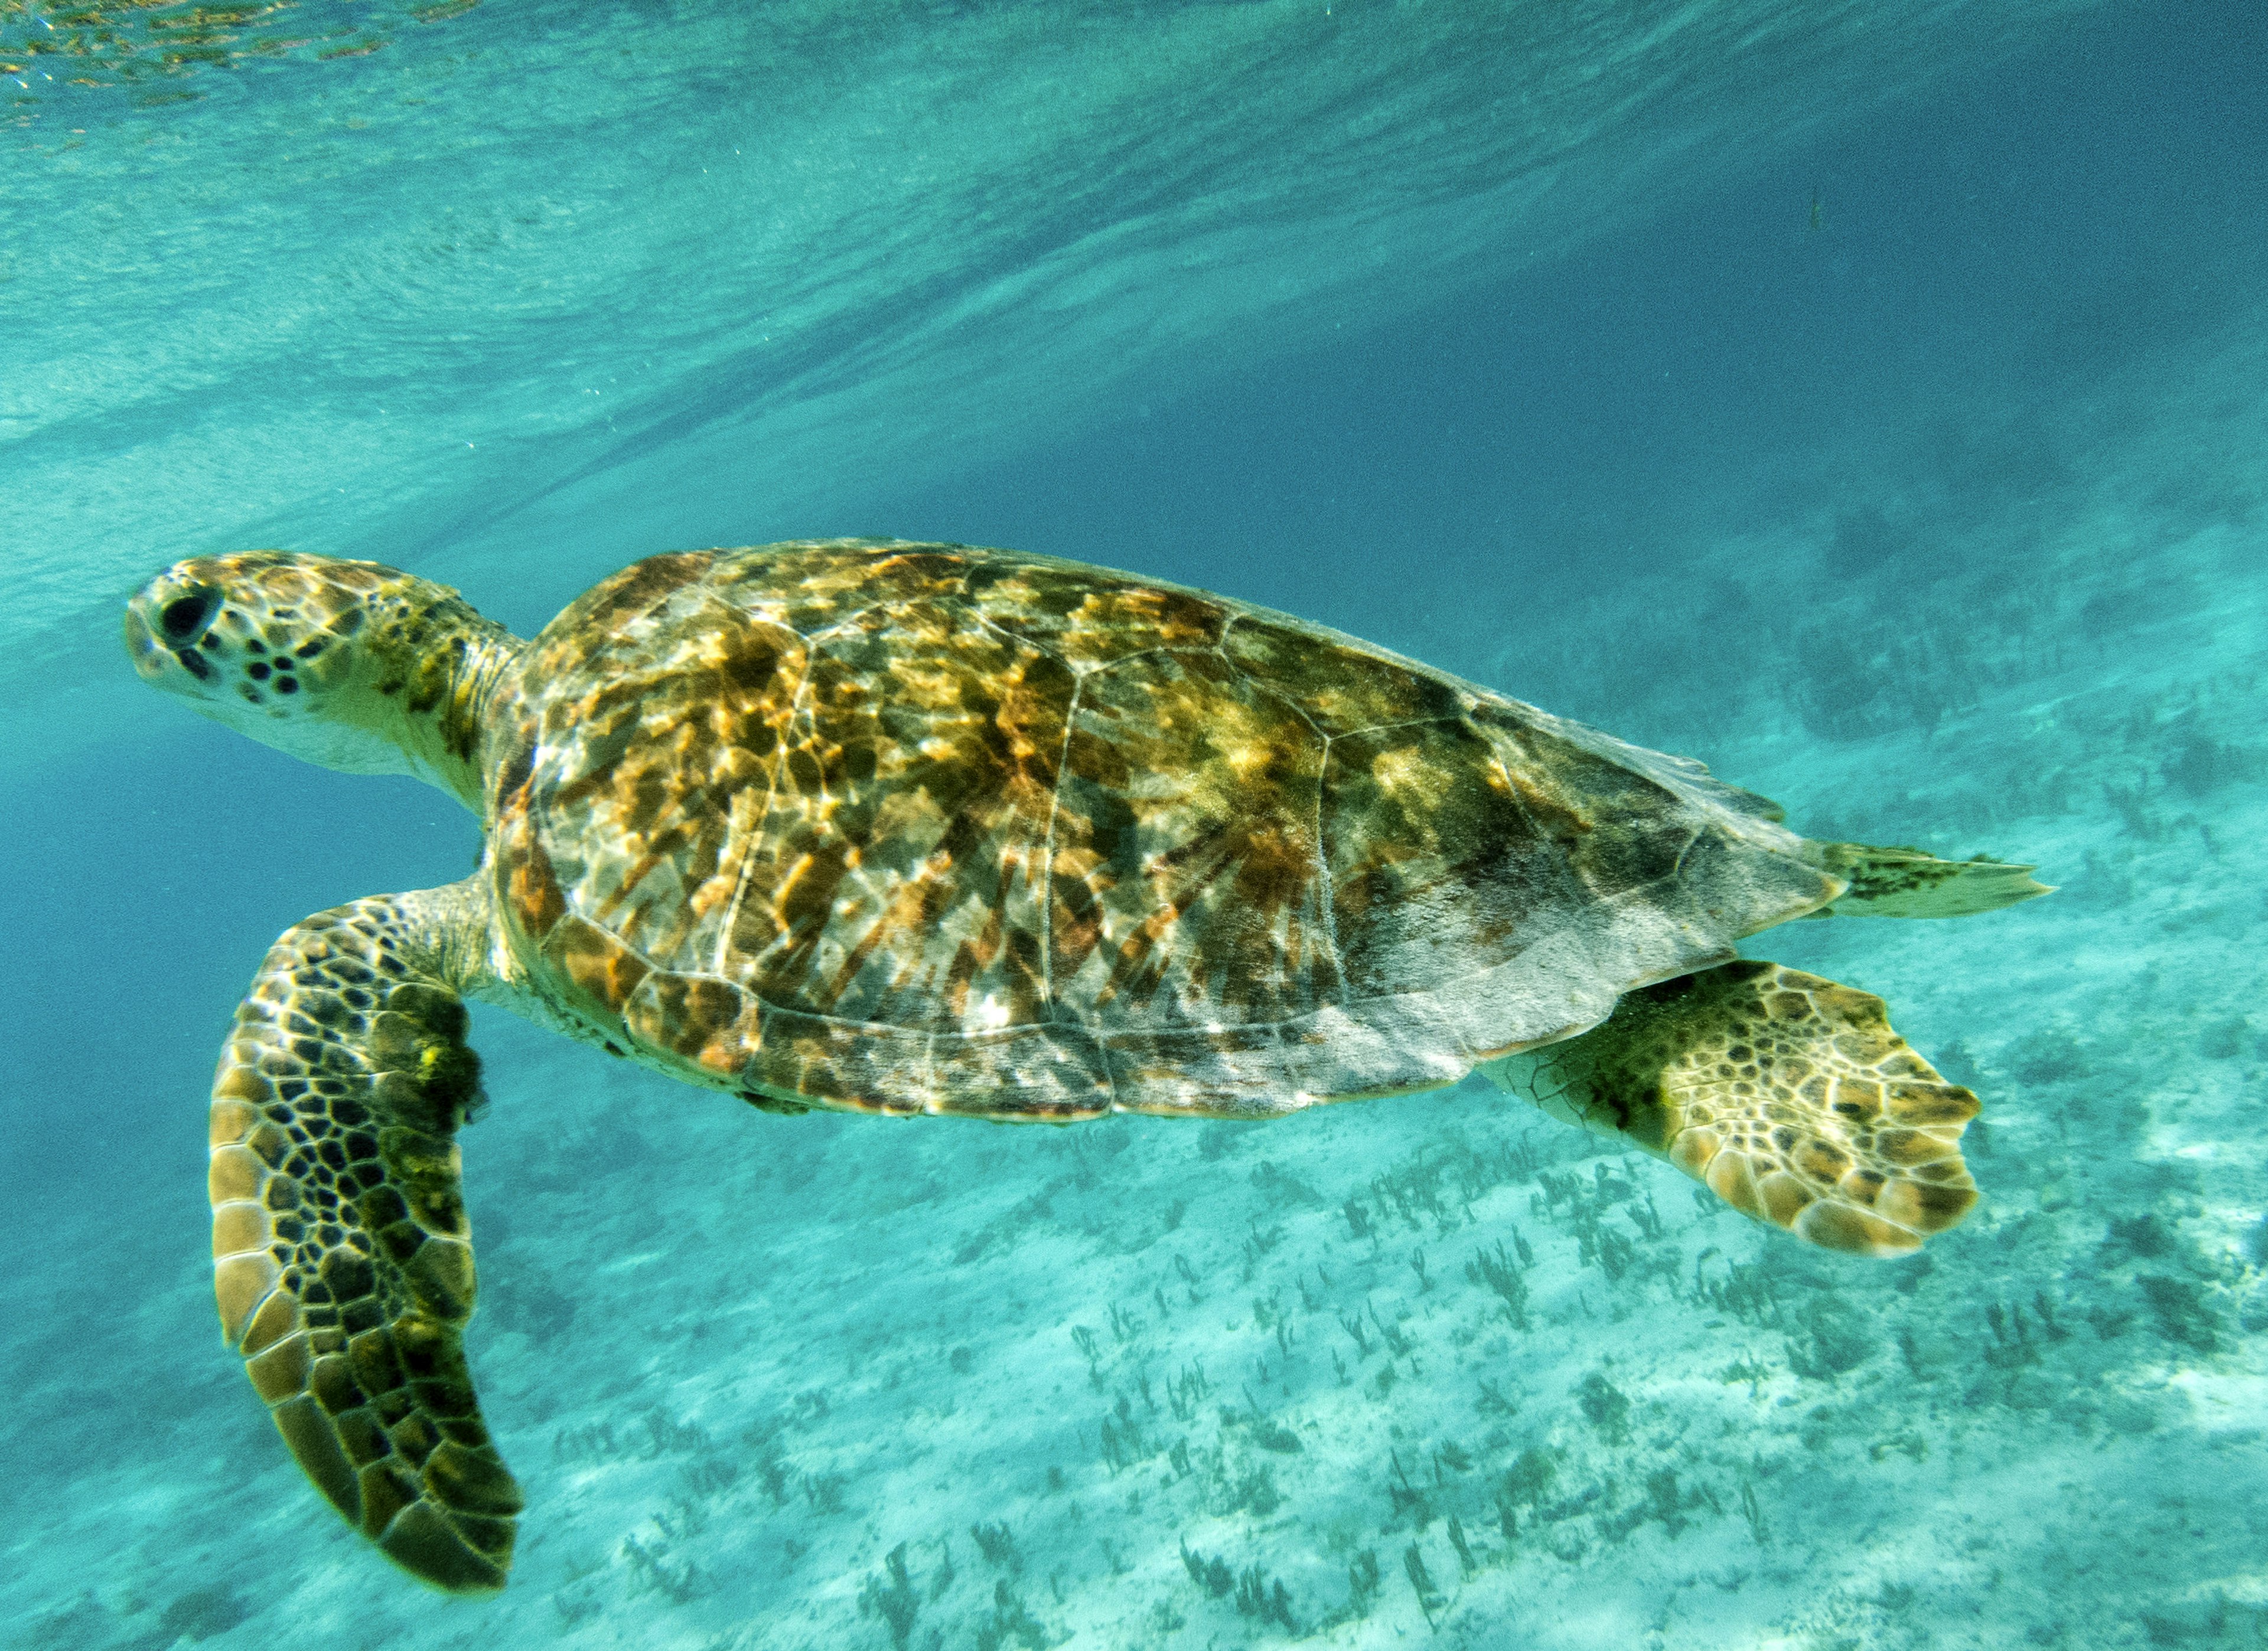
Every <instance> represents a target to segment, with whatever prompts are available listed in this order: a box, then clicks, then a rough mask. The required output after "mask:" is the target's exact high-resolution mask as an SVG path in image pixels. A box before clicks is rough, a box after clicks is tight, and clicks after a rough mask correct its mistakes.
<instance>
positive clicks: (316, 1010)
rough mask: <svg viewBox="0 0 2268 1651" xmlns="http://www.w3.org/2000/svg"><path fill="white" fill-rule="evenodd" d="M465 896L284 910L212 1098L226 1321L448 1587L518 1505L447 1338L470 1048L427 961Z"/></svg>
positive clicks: (473, 1080)
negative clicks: (293, 916) (315, 911)
mask: <svg viewBox="0 0 2268 1651" xmlns="http://www.w3.org/2000/svg"><path fill="white" fill-rule="evenodd" d="M479 899H480V897H479V895H478V893H477V892H475V891H474V890H473V889H471V887H470V886H469V885H468V884H458V885H456V886H454V887H452V888H446V889H435V890H431V891H429V892H424V893H421V894H405V895H398V896H394V897H393V898H391V899H370V900H357V901H356V902H355V903H354V904H353V905H351V906H340V907H338V908H337V909H336V910H335V911H329V912H324V913H321V914H319V915H317V916H314V917H311V918H309V919H308V920H307V921H305V922H303V923H300V924H298V925H297V926H296V927H294V928H291V929H290V930H289V931H287V932H286V933H285V934H284V937H283V938H282V939H281V940H278V941H277V942H276V945H275V947H274V948H273V949H272V950H270V951H269V954H268V958H267V961H266V962H265V963H264V964H262V965H261V971H260V974H259V977H258V979H257V980H254V983H253V987H252V991H251V993H250V994H249V995H247V997H246V999H245V1001H244V1002H243V1004H242V1005H241V1006H240V1007H239V1009H238V1010H237V1014H236V1026H235V1030H234V1031H233V1032H232V1035H231V1037H230V1039H229V1044H228V1047H227V1049H226V1050H225V1052H224V1053H223V1054H222V1056H221V1061H220V1069H219V1071H218V1072H217V1074H216V1075H214V1079H213V1099H212V1168H211V1183H212V1204H213V1282H214V1288H215V1291H216V1294H217V1298H218V1301H219V1305H220V1317H221V1329H222V1332H223V1333H224V1334H225V1336H226V1337H227V1339H228V1341H229V1343H230V1345H231V1346H234V1347H235V1348H237V1350H238V1351H239V1352H240V1353H242V1354H243V1355H244V1358H245V1368H246V1371H247V1374H248V1375H249V1376H251V1377H252V1384H253V1386H254V1388H255V1389H256V1390H258V1391H259V1394H260V1397H261V1399H263V1400H264V1401H265V1402H266V1403H267V1405H268V1407H269V1413H270V1414H271V1415H272V1416H274V1418H275V1420H276V1427H277V1429H278V1430H279V1431H280V1432H281V1433H282V1434H283V1435H284V1440H285V1442H287V1443H289V1444H290V1445H291V1453H292V1454H293V1455H294V1456H295V1457H298V1461H299V1465H300V1466H301V1467H302V1468H304V1469H306V1472H307V1477H308V1478H309V1479H313V1480H314V1482H315V1485H316V1487H317V1488H318V1489H320V1491H321V1492H322V1493H323V1494H324V1495H325V1496H327V1497H328V1498H329V1499H330V1501H331V1503H332V1505H333V1506H334V1507H335V1508H337V1509H338V1510H339V1512H340V1514H341V1515H343V1516H344V1517H345V1519H346V1520H347V1522H348V1523H350V1524H351V1525H353V1526H355V1527H356V1528H357V1530H361V1531H362V1533H363V1534H364V1535H365V1536H366V1537H370V1538H371V1539H372V1541H373V1542H375V1543H377V1544H378V1545H379V1547H380V1548H381V1549H383V1550H384V1551H385V1552H386V1553H387V1555H388V1556H389V1557H391V1558H392V1559H394V1560H395V1561H396V1562H397V1563H399V1564H400V1565H401V1566H402V1567H404V1568H405V1569H407V1570H409V1572H411V1573H412V1574H415V1575H416V1576H418V1577H420V1578H422V1579H423V1580H424V1581H428V1582H431V1583H433V1584H434V1585H435V1586H437V1587H439V1588H444V1589H450V1590H451V1591H453V1592H460V1593H470V1592H482V1591H487V1590H490V1589H498V1588H501V1587H503V1586H504V1573H505V1572H506V1570H507V1569H508V1568H509V1567H510V1566H511V1564H512V1531H513V1521H514V1518H515V1516H516V1515H518V1513H519V1507H520V1498H519V1487H518V1486H515V1485H514V1484H513V1483H512V1475H511V1473H510V1472H509V1471H507V1470H506V1469H505V1467H504V1461H503V1459H502V1458H501V1457H499V1456H498V1455H497V1451H496V1448H495V1446H493V1445H492V1444H491V1443H490V1442H489V1436H488V1432H487V1429H486V1428H485V1427H482V1422H481V1416H480V1409H479V1406H478V1405H476V1404H475V1401H474V1398H473V1386H472V1379H471V1377H470V1376H469V1375H468V1372H467V1370H466V1368H465V1356H464V1353H463V1350H462V1347H461V1345H460V1336H461V1332H462V1329H463V1325H464V1322H465V1319H466V1317H467V1316H468V1315H469V1314H470V1313H471V1311H472V1308H473V1252H472V1247H471V1244H470V1242H469V1234H468V1229H467V1227H466V1223H465V1212H464V1204H463V1200H462V1199H461V1197H460V1190H459V1178H458V1157H457V1148H456V1144H455V1141H454V1139H453V1137H454V1135H455V1133H456V1129H457V1126H458V1125H459V1124H460V1123H461V1122H462V1121H463V1119H464V1115H465V1112H466V1110H467V1109H468V1107H469V1106H470V1105H471V1104H473V1102H474V1101H475V1099H476V1098H477V1097H478V1095H479V1092H480V1061H479V1060H478V1058H477V1057H476V1056H475V1055H474V1053H473V1052H472V1051H471V1049H469V1048H468V1047H467V1046H466V1044H465V1041H464V1032H465V1024H466V1015H465V1008H464V1005H463V1003H462V1002H460V1000H459V998H458V996H457V994H456V992H455V990H454V989H453V984H452V983H451V982H450V981H449V980H447V979H446V973H445V972H444V970H443V968H442V966H441V959H442V958H444V957H445V956H447V955H449V954H450V953H452V952H460V951H462V950H463V948H462V947H461V946H460V944H458V943H457V940H458V937H459V936H461V935H463V934H466V933H469V932H472V931H471V930H470V928H469V927H468V925H469V924H470V923H472V922H475V921H480V917H479V909H478V906H479ZM472 955H475V956H477V955H479V954H478V952H477V951H475V952H474V953H473V954H472Z"/></svg>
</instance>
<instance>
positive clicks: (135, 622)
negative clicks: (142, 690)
mask: <svg viewBox="0 0 2268 1651" xmlns="http://www.w3.org/2000/svg"><path fill="white" fill-rule="evenodd" d="M218 612H220V591H218V590H217V589H216V588H215V587H214V586H212V585H210V584H205V583H200V582H198V581H196V580H192V579H182V578H179V577H177V576H175V575H174V574H173V573H172V572H170V571H169V572H166V573H161V574H159V575H158V576H157V577H156V578H155V579H152V580H151V582H150V583H148V584H146V585H144V586H143V588H142V589H141V591H138V592H137V593H136V595H135V596H134V598H133V599H132V600H130V601H129V602H128V603H127V605H126V622H125V640H126V652H127V655H128V657H130V658H131V659H132V660H133V661H134V669H135V671H136V673H138V674H139V675H140V677H141V678H142V679H143V680H144V682H148V683H151V684H154V685H155V686H158V687H161V688H170V689H172V690H173V692H174V693H194V692H195V687H194V686H192V683H191V682H190V681H188V680H184V678H188V679H194V680H195V683H196V684H205V683H210V681H211V680H212V679H213V676H214V671H213V667H212V664H211V663H210V661H209V660H207V659H206V658H205V657H204V656H203V654H202V653H201V652H199V651H198V649H197V644H198V643H199V642H202V641H203V639H204V635H205V627H207V625H208V624H210V622H211V620H212V617H213V615H214V614H216V613H218Z"/></svg>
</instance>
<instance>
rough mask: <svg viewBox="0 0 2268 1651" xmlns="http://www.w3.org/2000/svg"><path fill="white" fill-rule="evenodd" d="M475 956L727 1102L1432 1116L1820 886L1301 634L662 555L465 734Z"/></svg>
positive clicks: (1488, 707)
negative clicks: (1479, 1082)
mask: <svg viewBox="0 0 2268 1651" xmlns="http://www.w3.org/2000/svg"><path fill="white" fill-rule="evenodd" d="M488 738H489V747H488V752H487V761H488V773H489V774H490V826H491V843H492V848H491V855H490V872H491V875H492V876H493V877H494V878H495V880H496V882H495V887H496V892H497V897H498V905H499V908H500V911H501V914H502V918H503V925H504V932H505V935H506V937H507V941H508V943H509V944H510V945H511V946H512V949H513V950H514V952H515V953H516V954H517V955H518V957H519V959H520V961H521V962H522V963H523V964H524V965H526V967H527V970H528V972H529V976H530V982H529V983H530V985H531V986H532V987H533V989H534V992H535V993H536V994H538V995H539V996H541V998H542V999H543V1000H544V1001H545V1002H547V1003H548V1004H549V1007H551V1008H552V1009H553V1010H554V1011H555V1012H556V1013H557V1014H559V1015H560V1016H562V1018H563V1020H564V1021H566V1022H567V1024H570V1025H571V1027H573V1028H575V1029H577V1030H578V1031H581V1032H583V1033H584V1034H585V1035H586V1036H589V1037H591V1038H594V1039H598V1040H600V1041H604V1042H607V1043H608V1044H609V1045H611V1046H613V1047H615V1049H616V1051H617V1052H618V1053H631V1054H635V1055H636V1056H637V1057H638V1058H640V1059H642V1060H645V1061H647V1062H649V1063H650V1064H653V1065H657V1066H659V1067H661V1068H665V1069H666V1070H669V1071H671V1072H673V1073H674V1074H676V1075H680V1076H682V1077H687V1078H690V1079H693V1080H694V1081H696V1082H706V1083H710V1084H712V1085H714V1086H716V1087H718V1088H723V1089H729V1090H736V1091H738V1092H740V1093H741V1094H743V1095H746V1096H747V1097H749V1098H750V1099H752V1100H755V1101H757V1102H758V1103H759V1104H770V1105H777V1106H784V1107H787V1108H789V1109H791V1110H792V1109H795V1108H799V1107H804V1106H826V1107H839V1108H850V1109H855V1110H859V1111H868V1112H950V1113H966V1114H971V1115H976V1116H983V1117H994V1118H1010V1119H1050V1120H1067V1119H1077V1118H1086V1117H1092V1116H1095V1115H1097V1114H1100V1113H1102V1112H1112V1111H1120V1112H1159V1113H1188V1114H1202V1115H1208V1116H1224V1117H1252V1116H1260V1115H1265V1114H1270V1113H1275V1112H1286V1111H1290V1110H1292V1109H1294V1108H1297V1107H1300V1106H1305V1105H1308V1104H1313V1103H1314V1102H1317V1101H1323V1100H1335V1099H1342V1098H1348V1097H1355V1096H1361V1095H1375V1094H1382V1093H1389V1092H1395V1091H1401V1090H1416V1089H1425V1088H1432V1087H1434V1086H1437V1085H1440V1084H1443V1083H1448V1082H1454V1081H1455V1080H1456V1079H1457V1078H1458V1077H1460V1076H1462V1075H1463V1074H1464V1073H1465V1072H1466V1071H1468V1070H1469V1068H1471V1067H1472V1066H1473V1065H1474V1064H1475V1063H1476V1061H1479V1060H1484V1059H1489V1058H1491V1057H1494V1056H1497V1055H1501V1054H1504V1053H1509V1052H1511V1051H1513V1050H1516V1049H1520V1048H1523V1047H1528V1046H1535V1045H1537V1044H1542V1043H1548V1042H1550V1041H1552V1040H1555V1039H1557V1038H1565V1037H1568V1036H1572V1034H1574V1033H1576V1032H1579V1031H1583V1030H1584V1029H1586V1028H1587V1027H1589V1026H1592V1025H1594V1024H1597V1023H1598V1022H1599V1021H1600V1020H1602V1019H1603V1018H1604V1017H1605V1016H1606V1015H1607V1014H1608V1013H1609V1010H1611V1009H1612V1008H1613V1007H1614V1004H1615V1001H1616V998H1617V997H1619V996H1620V995H1621V994H1623V993H1624V992H1625V991H1627V990H1629V989H1630V988H1631V987H1636V986H1639V985H1644V984H1647V983H1650V982H1653V981H1655V980H1664V979H1668V978H1670V977H1673V976H1676V975H1681V974H1684V973H1687V972H1691V971H1693V970H1695V969H1698V968H1703V967H1706V966H1709V965H1712V964H1715V963H1718V962H1721V961H1723V960H1724V959H1726V958H1728V957H1730V956H1731V955H1733V954H1732V945H1731V943H1732V941H1733V940H1734V937H1736V936H1740V935H1742V934H1746V933H1748V932H1749V931H1751V930H1753V929H1756V928H1764V927H1766V926H1767V925H1769V924H1771V923H1775V922H1778V921H1782V920H1784V919H1786V918H1789V917H1793V916H1796V915H1799V914H1801V913H1804V912H1806V911H1809V910H1812V909H1814V908H1815V907H1817V906H1821V905H1823V904H1824V903H1825V902H1826V901H1828V900H1830V899H1832V898H1833V897H1834V896H1835V894H1836V893H1837V892H1839V890H1840V886H1841V885H1840V884H1839V883H1837V881H1836V880H1835V879H1833V878H1832V877H1829V876H1827V875H1825V874H1823V873H1822V872H1821V871H1819V870H1816V869H1815V868H1814V867H1812V866H1811V865H1809V864H1808V863H1806V862H1805V861H1804V860H1803V858H1802V857H1801V855H1800V846H1801V840H1800V839H1799V838H1797V837H1796V836H1795V835H1794V834H1793V833H1790V832H1788V831H1787V830H1786V829H1785V828H1784V827H1782V826H1778V824H1776V823H1775V822H1776V820H1777V818H1778V811H1777V810H1775V809H1774V808H1773V807H1772V806H1771V804H1770V803H1766V802H1764V800H1763V799H1762V798H1759V797H1756V796H1751V795H1749V793H1747V792H1743V791H1740V790H1737V789H1734V788H1732V787H1729V786H1726V785H1723V784H1720V783H1719V782H1717V781H1713V780H1711V779H1710V778H1709V777H1708V775H1707V771H1706V770H1705V769H1704V768H1702V767H1700V765H1698V764H1697V763H1692V762H1688V761H1684V760H1682V759H1676V758H1670V757H1664V756H1661V755H1659V754H1657V753H1655V752H1647V751H1642V750H1640V749H1638V748H1637V747H1635V746H1631V745H1624V744H1622V743H1620V742H1619V741H1616V740H1614V739H1611V738H1609V737H1606V736H1604V735H1602V734H1598V733H1595V732H1594V731H1592V730H1588V729H1586V728H1582V727H1580V726H1579V725H1577V724H1574V723H1567V722H1565V721H1562V720H1560V719H1558V718H1557V717H1553V716H1550V715H1546V714H1545V713H1543V712H1542V711H1539V710H1536V709H1535V708H1533V707H1530V706H1527V705H1523V704H1521V703H1519V702H1517V701H1512V700H1508V699H1506V698H1503V697H1502V696H1500V695H1498V694H1495V693H1490V692H1489V691H1487V690H1486V689H1484V688H1480V687H1477V686H1474V685H1472V684H1470V683H1468V682H1462V681H1459V680H1458V679H1455V678H1453V677H1450V676H1447V675H1446V674H1444V673H1442V672H1440V671H1432V670H1429V669H1427V668H1426V667H1425V666H1423V665H1420V664H1416V663H1414V662H1412V661H1410V660H1407V659H1403V658H1400V657H1396V656H1395V655H1393V654H1389V653H1388V652H1386V651H1384V650H1382V649H1377V648H1373V647H1370V646H1368V645H1366V644H1365V643H1362V642H1358V641H1355V640H1354V639H1352V638H1351V637H1348V636H1344V635H1340V634H1338V633H1337V632H1334V631H1330V630H1328V629H1325V628H1323V627H1320V626H1315V625H1309V624H1306V623H1303V622H1302V621H1300V620H1296V619H1292V618H1290V617H1288V616H1286V615H1284V614H1280V613H1272V612H1269V611H1267V610H1264V609H1260V608H1256V607H1252V606H1248V605H1245V604H1242V603H1239V602H1233V601H1230V600H1228V599H1226V598H1221V597H1217V596H1211V595H1208V594H1205V593H1204V592H1202V591H1191V590H1187V589H1183V588H1182V587H1179V586H1175V585H1170V584H1166V583H1160V582H1159V581H1156V580H1145V579H1140V578H1136V577H1133V576H1128V575H1124V574H1118V573H1112V572H1108V571H1107V570H1104V569H1097V568H1089V567H1084V566H1081V565H1079V564H1077V563H1074V562H1067V561H1055V560H1052V559H1049V558H1044V557H1038V556H1026V555H1016V554H1008V553H1005V552H1001V551H994V550H980V549H975V548H970V547H964V546H958V545H917V544H889V543H874V542H868V541H858V542H832V543H798V544H787V545H775V546H770V547H764V548H761V549H754V550H736V551H713V552H703V553H698V554H681V555H667V556H658V557H655V558H653V559H652V560H650V561H642V562H639V563H637V564H636V565H635V566H633V567H630V568H628V569H624V570H623V571H622V572H621V573H619V574H617V575H615V576H614V577H612V578H610V579H608V580H607V581H606V582H605V583H601V584H600V585H598V586H597V587H596V588H594V589H593V590H592V591H589V592H588V593H587V594H585V596H584V597H583V598H580V599H579V600H578V601H577V602H576V603H575V604H574V605H571V607H569V608H568V609H567V610H566V611H565V612H564V613H562V614H561V615H560V616H559V617H558V618H557V619H556V620H554V621H553V622H552V623H551V624H550V625H549V626H548V627H545V629H544V630H543V632H542V634H541V635H539V636H538V637H536V639H535V640H534V642H532V643H531V644H529V646H528V648H527V650H526V652H525V654H524V655H523V657H522V662H521V664H520V666H519V675H518V679H517V681H516V683H514V684H512V685H510V686H507V688H506V689H505V690H504V692H501V693H499V694H498V695H497V703H496V704H495V705H493V706H492V707H491V708H490V723H489V730H488Z"/></svg>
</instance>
